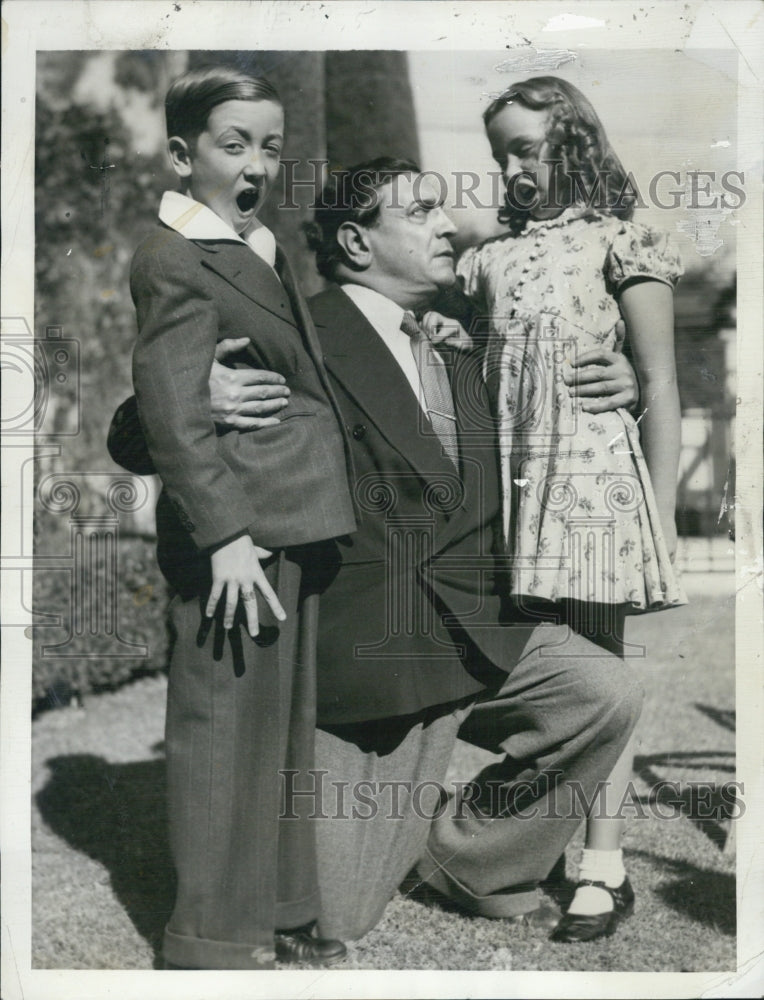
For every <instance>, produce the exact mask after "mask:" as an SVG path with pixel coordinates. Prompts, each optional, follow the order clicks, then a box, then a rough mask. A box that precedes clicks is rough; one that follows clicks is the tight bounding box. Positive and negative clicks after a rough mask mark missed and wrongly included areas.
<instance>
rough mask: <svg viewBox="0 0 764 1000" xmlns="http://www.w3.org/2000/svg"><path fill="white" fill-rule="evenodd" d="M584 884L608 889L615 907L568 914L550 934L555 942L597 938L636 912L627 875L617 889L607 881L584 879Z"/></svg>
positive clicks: (605, 934)
mask: <svg viewBox="0 0 764 1000" xmlns="http://www.w3.org/2000/svg"><path fill="white" fill-rule="evenodd" d="M578 885H579V886H581V885H594V886H596V887H597V888H598V889H604V890H605V892H609V893H610V895H611V897H612V899H613V909H612V910H608V911H607V912H606V913H566V914H565V916H564V917H563V918H562V920H561V921H560V922H559V924H558V925H557V926H556V927H555V929H554V931H553V932H552V934H551V940H552V941H594V940H595V939H596V938H601V937H610V935H611V934H615V931H616V928H617V927H618V924H619V923H620V922H621V921H622V920H625V919H626V918H627V917H630V916H631V915H632V913H633V912H634V890H633V889H632V887H631V882H629V879H628V877H626V878H624V880H623V882H621V884H620V885H619V886H618V888H617V889H612V888H611V887H610V886H609V885H605V883H604V882H594V881H592V880H591V879H588V878H585V879H582V880H581V881H580V882H579V883H578Z"/></svg>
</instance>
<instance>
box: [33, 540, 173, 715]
mask: <svg viewBox="0 0 764 1000" xmlns="http://www.w3.org/2000/svg"><path fill="white" fill-rule="evenodd" d="M82 584H83V586H82V589H81V591H79V592H78V590H77V589H76V588H78V587H79V584H77V585H75V581H74V575H73V572H72V569H71V568H68V569H67V568H62V569H51V570H46V571H45V572H36V573H35V578H34V590H33V593H34V608H35V611H37V612H43V613H45V614H52V615H60V616H61V621H62V624H61V625H60V626H38V627H36V628H35V629H34V638H33V644H34V671H33V677H32V699H33V708H34V710H35V711H36V712H37V711H41V710H43V709H45V708H52V707H56V706H58V705H61V704H69V703H70V702H71V701H72V700H75V701H81V700H82V698H83V697H84V696H85V695H87V694H89V693H94V692H98V691H105V690H113V689H115V688H117V687H119V686H120V685H122V684H124V683H126V682H128V681H130V680H133V679H135V678H136V677H142V676H145V675H147V674H157V673H161V672H162V671H164V670H165V668H166V665H167V654H168V644H169V642H168V640H169V634H168V629H167V614H166V610H167V601H168V592H167V585H166V584H165V582H164V580H163V578H162V575H161V573H160V572H159V569H158V568H157V565H156V560H155V558H154V545H153V543H152V542H150V541H148V540H147V539H143V538H126V539H121V540H120V541H119V543H118V574H117V587H116V620H115V622H114V625H115V630H114V632H112V633H111V634H109V633H108V632H107V631H106V630H100V631H98V632H96V634H95V635H94V634H92V633H91V631H90V628H89V622H90V618H89V611H90V609H89V608H88V607H85V608H83V606H82V605H83V603H84V602H83V600H82V599H81V598H80V593H81V594H82V595H84V596H85V598H86V600H89V599H90V598H91V596H92V594H93V590H94V588H100V592H101V595H103V594H104V593H105V584H106V572H105V566H104V564H103V560H98V561H97V562H96V565H94V566H90V565H88V566H86V567H85V568H84V572H83V576H82ZM78 616H81V622H82V623H84V624H83V627H82V629H81V632H82V631H84V634H80V635H76V634H73V633H74V632H75V631H76V629H75V625H74V623H75V621H76V619H77V617H78ZM119 640H122V641H123V642H125V643H136V644H138V645H143V646H145V647H147V648H146V653H145V655H139V654H138V650H135V649H130V647H128V646H125V645H120V644H119ZM64 652H65V653H66V656H65V657H64V656H62V655H61V653H64ZM115 652H119V653H120V655H119V656H115V655H114V653H115ZM125 654H127V655H125Z"/></svg>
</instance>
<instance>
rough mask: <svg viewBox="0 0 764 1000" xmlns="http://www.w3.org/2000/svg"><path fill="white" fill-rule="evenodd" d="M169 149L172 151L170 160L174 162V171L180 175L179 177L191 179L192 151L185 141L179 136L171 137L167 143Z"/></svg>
mask: <svg viewBox="0 0 764 1000" xmlns="http://www.w3.org/2000/svg"><path fill="white" fill-rule="evenodd" d="M167 148H168V149H169V151H170V160H171V161H172V169H173V170H174V171H175V173H176V174H177V175H178V177H190V176H191V150H190V148H189V145H188V143H187V142H186V140H185V139H181V137H180V136H179V135H173V136H170V139H169V141H168V143H167Z"/></svg>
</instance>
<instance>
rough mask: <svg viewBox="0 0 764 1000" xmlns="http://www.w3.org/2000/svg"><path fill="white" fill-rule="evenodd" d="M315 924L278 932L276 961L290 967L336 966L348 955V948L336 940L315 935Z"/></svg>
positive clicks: (276, 936) (275, 939) (276, 937)
mask: <svg viewBox="0 0 764 1000" xmlns="http://www.w3.org/2000/svg"><path fill="white" fill-rule="evenodd" d="M315 929H316V928H315V924H306V925H305V926H304V927H295V928H294V929H292V930H288V931H276V935H275V938H274V941H275V946H276V961H277V962H288V963H289V964H290V965H334V964H335V963H336V962H341V961H342V959H343V958H344V957H345V955H347V948H346V947H345V945H344V944H343V943H342V941H338V940H337V939H336V938H321V937H316V935H315Z"/></svg>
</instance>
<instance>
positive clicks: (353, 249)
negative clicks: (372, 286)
mask: <svg viewBox="0 0 764 1000" xmlns="http://www.w3.org/2000/svg"><path fill="white" fill-rule="evenodd" d="M337 242H338V243H339V245H340V246H341V247H342V249H343V250H344V251H345V256H346V258H347V260H348V263H349V264H351V265H352V266H353V268H354V269H357V270H359V271H361V270H365V269H366V268H367V267H368V266H369V264H371V261H372V252H371V247H370V246H369V241H368V240H367V238H366V230H365V229H364V227H363V226H361V225H359V224H358V223H357V222H343V223H342V225H341V226H340V227H339V229H338V230H337Z"/></svg>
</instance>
